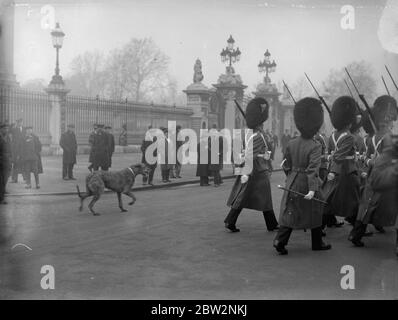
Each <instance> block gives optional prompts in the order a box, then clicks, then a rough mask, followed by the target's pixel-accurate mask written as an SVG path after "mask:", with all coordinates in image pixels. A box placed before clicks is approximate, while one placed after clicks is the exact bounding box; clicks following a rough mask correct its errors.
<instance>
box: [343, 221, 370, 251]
mask: <svg viewBox="0 0 398 320" xmlns="http://www.w3.org/2000/svg"><path fill="white" fill-rule="evenodd" d="M366 226H367V225H366V224H364V223H362V222H361V221H358V220H357V221H355V224H354V228H352V230H351V232H350V235H349V237H348V240H349V241H351V242H352V244H353V245H354V246H356V247H363V246H365V244H364V243H363V242H362V241H361V239H362V237H363V235H364V234H365V232H366Z"/></svg>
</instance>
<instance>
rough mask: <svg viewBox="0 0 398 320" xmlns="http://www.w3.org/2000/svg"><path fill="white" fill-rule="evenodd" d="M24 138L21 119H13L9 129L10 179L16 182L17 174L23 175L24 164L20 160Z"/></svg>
mask: <svg viewBox="0 0 398 320" xmlns="http://www.w3.org/2000/svg"><path fill="white" fill-rule="evenodd" d="M24 138H25V128H23V126H22V119H17V120H16V121H15V125H14V127H13V128H12V129H11V152H12V173H11V175H12V180H11V182H13V183H17V182H18V175H19V174H22V176H23V175H24V164H23V161H22V152H23V144H24Z"/></svg>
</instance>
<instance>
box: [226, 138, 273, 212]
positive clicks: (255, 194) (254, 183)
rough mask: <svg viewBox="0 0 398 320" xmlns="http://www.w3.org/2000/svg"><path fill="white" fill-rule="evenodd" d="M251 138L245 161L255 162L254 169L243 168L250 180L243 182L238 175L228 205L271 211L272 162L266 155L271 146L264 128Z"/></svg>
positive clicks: (236, 207)
mask: <svg viewBox="0 0 398 320" xmlns="http://www.w3.org/2000/svg"><path fill="white" fill-rule="evenodd" d="M250 139H252V141H253V142H252V147H250V144H249V143H246V151H245V162H246V164H247V163H250V162H252V163H253V166H252V170H251V168H250V166H246V169H245V167H244V168H243V169H242V174H248V175H249V180H248V182H246V183H244V184H242V182H241V176H237V177H236V180H235V184H234V186H233V187H232V190H231V194H230V195H229V198H228V201H227V205H228V206H230V207H231V208H233V209H240V208H247V209H253V210H257V211H271V210H273V205H272V196H271V185H270V181H269V176H270V173H271V171H272V164H271V160H270V159H269V156H268V157H267V155H266V154H267V153H268V152H269V151H271V150H270V146H268V144H267V141H266V139H265V134H264V132H263V131H262V130H257V131H255V132H254V134H253V136H252V137H250ZM247 170H248V171H247Z"/></svg>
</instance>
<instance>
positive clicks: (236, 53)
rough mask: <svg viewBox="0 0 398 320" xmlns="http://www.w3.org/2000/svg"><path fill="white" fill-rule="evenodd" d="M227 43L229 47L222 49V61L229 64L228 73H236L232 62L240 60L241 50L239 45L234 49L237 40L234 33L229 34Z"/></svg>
mask: <svg viewBox="0 0 398 320" xmlns="http://www.w3.org/2000/svg"><path fill="white" fill-rule="evenodd" d="M227 43H228V45H227V47H226V48H225V49H222V51H221V53H220V56H221V61H222V62H223V63H226V64H227V73H234V69H233V67H232V64H233V63H235V62H237V61H239V60H240V55H241V51H240V50H239V47H238V48H236V49H234V43H235V40H234V39H233V38H232V35H230V36H229V39H228V40H227Z"/></svg>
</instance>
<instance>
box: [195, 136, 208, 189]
mask: <svg viewBox="0 0 398 320" xmlns="http://www.w3.org/2000/svg"><path fill="white" fill-rule="evenodd" d="M209 140H210V138H208V137H207V136H201V137H200V140H199V143H198V144H197V155H198V157H197V165H196V176H197V177H199V179H200V186H201V187H207V186H209V185H210V184H209V176H210V166H209V163H210V159H211V158H210V156H211V154H210V148H209V147H210V146H209V145H210V141H209Z"/></svg>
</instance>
